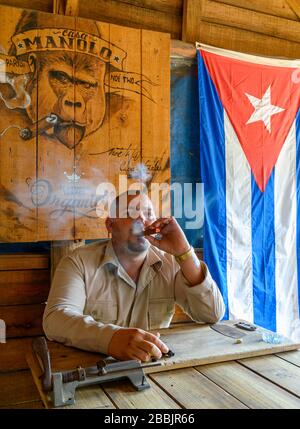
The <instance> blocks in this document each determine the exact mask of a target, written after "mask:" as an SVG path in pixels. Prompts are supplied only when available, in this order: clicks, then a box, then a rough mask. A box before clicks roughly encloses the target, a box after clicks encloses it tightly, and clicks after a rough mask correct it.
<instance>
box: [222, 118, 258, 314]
mask: <svg viewBox="0 0 300 429" xmlns="http://www.w3.org/2000/svg"><path fill="white" fill-rule="evenodd" d="M224 127H225V148H226V149H225V151H226V154H225V157H226V216H227V218H226V234H227V243H226V247H227V290H228V307H229V318H230V319H237V318H243V319H246V320H248V321H249V322H253V279H252V233H251V213H252V211H251V194H252V193H251V170H250V166H249V163H248V161H247V159H246V156H245V154H244V151H243V149H242V147H241V145H240V143H239V141H238V138H237V135H236V133H235V131H234V129H233V127H232V125H231V123H230V120H229V118H228V116H227V114H226V112H225V111H224Z"/></svg>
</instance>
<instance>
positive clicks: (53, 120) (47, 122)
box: [20, 113, 58, 140]
mask: <svg viewBox="0 0 300 429" xmlns="http://www.w3.org/2000/svg"><path fill="white" fill-rule="evenodd" d="M57 123H58V117H57V116H56V115H55V114H54V113H50V114H49V115H47V116H45V117H44V118H41V119H39V120H38V121H37V122H34V123H33V124H32V125H30V126H29V127H27V128H22V129H21V131H20V137H21V138H22V139H23V140H30V139H31V138H32V137H33V136H34V135H36V134H38V135H39V134H42V132H44V131H46V130H48V129H49V128H53V127H54V125H56V124H57Z"/></svg>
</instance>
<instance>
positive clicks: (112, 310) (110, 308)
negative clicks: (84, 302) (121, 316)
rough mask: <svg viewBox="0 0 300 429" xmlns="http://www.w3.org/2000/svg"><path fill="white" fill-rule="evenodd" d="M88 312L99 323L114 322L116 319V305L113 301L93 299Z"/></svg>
mask: <svg viewBox="0 0 300 429" xmlns="http://www.w3.org/2000/svg"><path fill="white" fill-rule="evenodd" d="M90 314H91V316H92V317H93V318H94V319H95V320H96V321H97V322H101V323H116V322H117V319H118V307H117V303H116V302H114V301H98V300H97V301H93V302H92V303H91V305H90Z"/></svg>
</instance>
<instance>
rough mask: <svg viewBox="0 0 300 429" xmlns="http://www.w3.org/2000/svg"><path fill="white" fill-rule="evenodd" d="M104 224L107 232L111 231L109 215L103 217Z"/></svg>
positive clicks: (111, 224) (111, 223)
mask: <svg viewBox="0 0 300 429" xmlns="http://www.w3.org/2000/svg"><path fill="white" fill-rule="evenodd" d="M105 226H106V229H107V231H108V232H110V233H111V232H112V226H113V220H112V219H111V218H110V217H107V218H106V219H105Z"/></svg>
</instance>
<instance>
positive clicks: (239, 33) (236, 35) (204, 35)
mask: <svg viewBox="0 0 300 429" xmlns="http://www.w3.org/2000/svg"><path fill="white" fill-rule="evenodd" d="M192 28H193V26H192V25H191V27H190V30H191V32H190V33H189V35H188V36H187V39H186V41H189V42H195V41H200V42H202V43H205V44H208V45H212V46H217V47H219V48H225V49H231V50H234V51H240V52H245V53H249V54H256V55H266V56H275V57H281V58H282V57H283V56H284V58H299V56H300V44H299V43H296V42H290V41H287V40H282V39H278V38H277V37H271V36H266V35H263V34H259V33H253V32H251V31H247V30H241V29H238V28H233V27H228V26H225V25H219V24H213V23H208V22H201V23H199V22H198V24H197V25H196V23H195V26H194V32H192Z"/></svg>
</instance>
